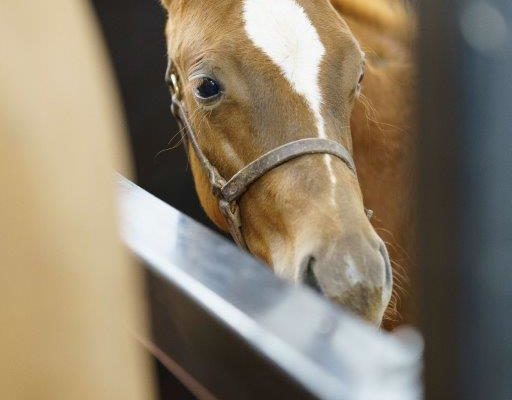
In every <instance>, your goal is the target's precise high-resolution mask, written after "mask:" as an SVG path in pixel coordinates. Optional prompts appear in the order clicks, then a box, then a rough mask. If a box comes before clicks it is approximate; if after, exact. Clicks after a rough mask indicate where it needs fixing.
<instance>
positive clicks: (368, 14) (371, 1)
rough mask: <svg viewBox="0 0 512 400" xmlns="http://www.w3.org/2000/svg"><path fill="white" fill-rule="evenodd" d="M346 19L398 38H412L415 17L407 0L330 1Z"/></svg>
mask: <svg viewBox="0 0 512 400" xmlns="http://www.w3.org/2000/svg"><path fill="white" fill-rule="evenodd" d="M330 1H331V4H332V5H333V7H334V8H335V9H336V10H337V11H338V12H339V13H340V14H341V15H343V16H344V17H348V18H352V19H354V20H355V21H358V22H360V23H364V24H366V25H369V26H371V27H373V28H375V29H380V30H383V31H385V32H386V33H387V34H389V35H391V36H393V37H395V38H398V39H407V38H410V35H411V33H412V32H413V31H414V17H413V12H412V10H411V6H410V3H408V2H407V1H406V0H364V1H362V0H330Z"/></svg>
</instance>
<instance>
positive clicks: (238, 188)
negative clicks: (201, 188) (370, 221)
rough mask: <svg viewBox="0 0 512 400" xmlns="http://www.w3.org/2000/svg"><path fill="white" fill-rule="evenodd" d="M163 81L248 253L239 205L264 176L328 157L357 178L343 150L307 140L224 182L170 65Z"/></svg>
mask: <svg viewBox="0 0 512 400" xmlns="http://www.w3.org/2000/svg"><path fill="white" fill-rule="evenodd" d="M165 81H166V82H167V85H168V86H169V89H170V91H171V95H172V104H171V112H172V114H173V115H174V117H175V118H176V121H177V122H178V125H179V128H180V131H181V135H182V138H183V139H184V141H185V143H186V144H187V143H190V144H191V146H192V148H193V150H194V153H195V155H196V156H197V158H198V160H199V163H200V164H201V166H202V168H203V169H204V171H205V172H206V174H207V176H208V181H209V183H210V185H211V188H212V193H213V195H214V196H215V197H216V198H217V200H218V202H219V209H220V211H221V213H222V215H223V216H224V218H225V219H226V222H227V223H228V227H229V232H230V234H231V236H232V237H233V239H234V240H235V242H236V244H237V245H238V246H239V247H240V248H242V249H244V250H248V248H247V243H246V241H245V239H244V236H243V234H242V220H241V218H240V207H239V204H238V202H239V200H240V198H241V197H242V195H243V194H244V193H245V192H246V191H247V189H249V187H250V186H251V185H252V184H253V183H254V182H255V181H256V180H257V179H259V178H261V177H262V176H263V175H265V174H266V173H267V172H269V171H271V170H273V169H274V168H276V167H278V166H280V165H282V164H284V163H286V162H288V161H290V160H293V159H295V158H297V157H300V156H303V155H307V154H330V155H332V156H335V157H337V158H339V159H340V160H341V161H343V162H344V163H345V164H346V165H347V167H348V168H349V169H350V170H351V171H352V173H353V174H354V175H356V177H357V172H356V166H355V163H354V160H353V158H352V156H351V155H350V153H349V152H348V150H347V149H346V148H345V147H344V146H342V145H341V144H340V143H338V142H335V141H334V140H330V139H321V138H307V139H299V140H295V141H293V142H290V143H287V144H284V145H282V146H279V147H277V148H275V149H273V150H270V151H269V152H267V153H265V154H263V155H262V156H261V157H259V158H257V159H256V160H254V161H253V162H251V163H250V164H248V165H247V166H245V167H244V168H242V169H241V170H240V171H238V172H237V173H236V174H235V175H233V177H231V179H229V180H226V179H224V178H223V177H222V175H221V174H220V173H219V171H218V170H217V168H215V166H213V164H212V163H211V162H210V161H209V160H208V158H207V157H206V155H205V154H204V153H203V151H202V150H201V147H200V146H199V143H198V141H197V136H196V134H195V131H194V128H192V125H191V124H190V121H189V118H188V117H187V112H186V110H185V108H184V106H183V103H182V102H181V90H180V86H179V81H178V74H177V71H176V70H175V69H174V66H173V63H172V61H169V65H168V67H167V72H166V76H165ZM371 214H372V212H371V211H370V210H367V215H368V217H369V218H371Z"/></svg>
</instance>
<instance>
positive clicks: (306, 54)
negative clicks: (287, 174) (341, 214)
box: [243, 0, 337, 205]
mask: <svg viewBox="0 0 512 400" xmlns="http://www.w3.org/2000/svg"><path fill="white" fill-rule="evenodd" d="M243 16H244V20H245V30H246V32H247V35H248V36H249V38H250V39H251V40H252V42H253V43H254V45H255V46H256V47H257V48H259V49H260V50H262V51H263V52H264V53H265V54H266V55H267V56H268V57H269V58H270V59H271V60H272V61H273V62H274V63H275V64H277V65H278V66H279V68H280V69H281V71H282V73H283V75H284V77H285V78H286V79H287V80H288V82H289V83H290V85H291V86H292V88H293V89H294V90H295V91H296V92H297V93H299V94H300V95H302V96H303V97H304V98H305V99H306V102H307V104H308V105H309V107H310V108H311V111H312V112H313V116H314V118H315V120H316V127H317V130H318V137H320V138H324V139H326V138H327V135H326V133H325V124H324V119H323V117H322V111H321V108H322V93H321V89H320V65H321V63H322V59H323V56H324V54H325V47H324V45H323V44H322V41H321V40H320V36H319V35H318V32H317V31H316V29H315V27H314V26H313V24H312V23H311V20H310V19H309V17H308V16H307V14H306V12H305V11H304V9H303V8H302V7H301V6H300V5H299V4H297V2H296V1H295V0H245V1H244V14H243ZM324 160H325V164H326V166H327V170H328V172H329V178H330V180H331V183H332V199H331V201H332V203H333V205H336V201H335V185H336V182H337V180H336V176H335V175H334V171H333V168H332V159H331V157H330V156H328V155H325V156H324Z"/></svg>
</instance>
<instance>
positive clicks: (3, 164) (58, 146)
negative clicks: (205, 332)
mask: <svg viewBox="0 0 512 400" xmlns="http://www.w3.org/2000/svg"><path fill="white" fill-rule="evenodd" d="M0 36H1V37H2V42H3V52H2V61H1V64H0V93H1V94H2V96H1V98H0V102H1V104H0V123H1V126H0V129H1V130H0V185H1V186H0V187H1V189H0V193H1V194H0V296H1V301H0V326H1V329H0V354H1V360H0V398H1V399H6V400H7V399H34V400H36V399H37V400H45V399H48V400H50V399H51V400H54V399H84V400H85V399H88V400H89V399H95V400H99V399H123V400H129V399H133V400H135V399H151V398H152V395H151V393H152V386H151V377H150V374H149V371H150V369H149V365H150V364H149V363H148V360H146V358H145V355H144V354H143V352H142V351H141V349H140V347H139V346H138V345H137V343H136V342H135V340H134V339H133V337H132V336H131V332H132V331H135V330H136V331H137V332H141V331H143V330H144V329H143V321H142V319H141V315H142V311H143V305H142V301H141V287H139V283H138V280H137V276H136V275H135V273H136V268H135V267H134V266H132V265H131V260H130V258H129V257H128V256H127V254H126V252H125V250H124V248H123V246H122V245H121V243H120V242H119V239H118V228H117V222H116V220H117V213H116V208H115V204H116V199H115V189H114V176H113V172H112V171H113V170H114V168H116V169H121V170H122V169H125V168H126V164H127V163H126V159H125V146H124V143H123V140H122V125H121V123H120V117H119V116H120V114H119V110H118V107H117V98H116V97H115V96H114V91H113V88H112V85H111V81H110V75H109V68H108V66H107V63H106V60H105V55H104V53H103V48H102V46H101V43H100V40H99V36H98V35H97V31H96V27H95V25H94V23H93V18H92V15H91V13H90V10H89V8H88V4H87V2H85V1H66V0H56V1H52V2H20V1H16V0H7V1H3V2H2V3H1V4H0Z"/></svg>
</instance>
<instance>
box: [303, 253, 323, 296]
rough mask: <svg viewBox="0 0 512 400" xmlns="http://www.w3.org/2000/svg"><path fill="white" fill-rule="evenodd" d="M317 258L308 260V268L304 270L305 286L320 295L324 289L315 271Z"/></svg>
mask: <svg viewBox="0 0 512 400" xmlns="http://www.w3.org/2000/svg"><path fill="white" fill-rule="evenodd" d="M315 261H316V260H315V258H314V257H309V258H308V259H307V260H306V263H307V264H306V268H305V269H304V280H303V282H304V284H305V285H307V286H309V287H310V288H311V289H313V290H314V291H316V292H318V293H322V289H321V288H320V285H319V283H318V279H317V278H316V275H315V271H314V265H315Z"/></svg>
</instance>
